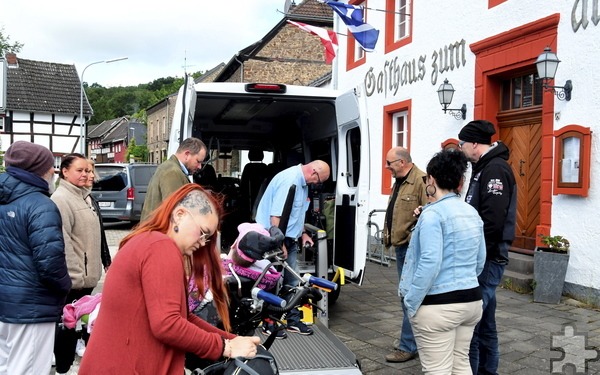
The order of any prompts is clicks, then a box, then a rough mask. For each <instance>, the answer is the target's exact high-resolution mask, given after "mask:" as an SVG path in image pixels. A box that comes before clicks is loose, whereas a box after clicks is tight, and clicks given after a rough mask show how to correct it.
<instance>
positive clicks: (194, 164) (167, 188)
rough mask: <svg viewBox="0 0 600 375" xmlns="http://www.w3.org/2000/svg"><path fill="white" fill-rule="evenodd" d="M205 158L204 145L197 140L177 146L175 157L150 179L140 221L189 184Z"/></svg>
mask: <svg viewBox="0 0 600 375" xmlns="http://www.w3.org/2000/svg"><path fill="white" fill-rule="evenodd" d="M204 158H206V145H205V144H204V142H202V141H201V140H199V139H198V138H193V137H190V138H187V139H185V140H184V141H183V142H181V144H180V145H179V148H177V151H176V152H175V155H171V157H170V158H169V159H168V160H167V161H165V162H164V163H162V164H161V165H159V166H158V168H156V172H155V173H154V175H153V176H152V178H151V179H150V183H149V184H148V191H147V192H146V198H145V199H144V207H143V208H142V217H141V220H145V219H147V218H148V216H149V215H150V213H151V212H152V211H154V209H155V208H156V207H158V206H159V205H160V204H161V203H162V201H163V200H164V199H166V198H167V197H168V196H169V195H171V194H172V193H173V192H174V191H175V190H177V189H179V188H180V187H182V186H183V185H185V184H187V183H189V182H190V181H191V180H190V176H191V175H192V174H194V172H196V171H197V170H198V169H200V168H201V167H202V162H203V161H204Z"/></svg>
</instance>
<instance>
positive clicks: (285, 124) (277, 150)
mask: <svg viewBox="0 0 600 375" xmlns="http://www.w3.org/2000/svg"><path fill="white" fill-rule="evenodd" d="M356 91H357V90H353V91H351V92H346V93H341V92H337V91H333V90H328V89H322V88H317V87H305V86H291V85H282V84H262V83H225V82H219V83H198V84H194V83H193V80H192V79H191V78H190V79H188V80H187V82H186V83H185V84H184V85H183V86H182V87H181V89H180V91H179V96H178V99H177V103H176V105H175V114H174V117H173V125H172V128H171V134H170V139H169V149H168V155H172V154H173V153H175V151H176V149H177V147H178V146H179V143H180V142H181V141H182V140H183V139H185V138H187V137H191V136H193V137H196V138H199V139H201V140H202V141H203V142H204V143H206V145H207V146H208V147H209V149H210V151H211V155H216V153H218V154H219V156H220V157H223V158H231V154H232V151H234V150H243V151H248V150H252V151H256V150H260V151H263V152H264V153H267V152H268V153H271V154H272V158H273V163H272V164H271V165H270V168H271V169H270V176H272V175H273V174H274V173H276V172H277V171H280V170H282V169H285V168H287V167H289V166H292V165H297V164H299V163H307V162H309V161H311V160H315V159H321V160H324V161H326V162H327V163H328V164H329V165H330V167H331V178H330V179H329V181H327V182H326V183H324V186H323V190H322V191H320V192H311V199H312V206H311V209H310V210H309V213H308V214H307V220H306V222H307V223H309V224H313V225H315V226H317V227H319V228H321V229H323V230H326V229H327V228H326V223H325V222H324V221H325V220H326V219H329V220H331V215H329V217H327V218H325V217H324V215H323V209H324V208H328V205H330V204H331V205H333V204H335V207H334V210H332V211H334V212H335V214H334V220H335V221H334V224H333V225H329V231H328V238H329V239H330V241H329V242H330V244H329V247H330V248H329V249H328V250H329V253H330V254H331V259H329V262H328V263H329V266H330V267H332V268H333V270H334V271H335V270H336V269H337V267H342V268H343V269H344V270H345V277H346V278H347V279H348V278H349V279H350V280H352V281H353V282H356V283H359V284H360V283H361V282H362V277H363V272H364V267H365V262H366V252H367V233H368V230H367V229H368V228H367V221H368V213H369V204H368V190H369V174H370V173H369V168H370V160H369V130H368V126H367V122H366V121H365V120H364V119H361V115H360V113H361V109H360V108H359V102H360V101H359V97H358V93H357V92H356ZM363 102H364V100H363ZM363 110H364V109H363ZM211 163H212V164H213V165H218V163H217V161H214V160H213V161H212V162H211ZM240 172H241V171H240ZM221 179H223V181H226V183H225V184H224V185H225V188H229V189H228V190H227V192H229V193H230V194H234V195H235V194H236V193H235V189H231V185H232V183H231V179H232V178H231V176H221ZM243 180H244V176H243V175H242V176H241V179H240V189H241V185H244V184H243V182H244V181H243ZM234 185H235V184H234ZM253 195H254V193H253V192H250V193H249V192H247V191H242V192H240V193H239V196H236V197H228V202H229V203H228V206H227V207H229V208H230V209H231V211H230V212H229V213H228V217H229V218H232V217H233V216H235V218H233V220H234V221H235V222H234V223H224V228H223V232H224V233H223V235H224V237H225V239H224V240H225V243H227V238H226V237H227V236H231V235H235V233H234V231H235V228H236V227H237V225H234V224H236V223H238V222H243V221H249V220H251V219H252V210H251V209H252V205H253V204H252V203H250V202H249V201H248V199H250V200H253V202H254V201H255V199H256V198H255V196H253ZM249 196H250V197H249ZM328 199H332V201H331V202H327V201H328ZM333 200H334V201H333ZM332 208H333V207H332ZM226 220H227V218H226ZM227 224H230V225H227ZM329 224H331V223H329ZM228 227H229V228H232V229H233V230H232V233H228ZM231 242H233V240H232V239H230V243H231Z"/></svg>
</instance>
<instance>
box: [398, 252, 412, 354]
mask: <svg viewBox="0 0 600 375" xmlns="http://www.w3.org/2000/svg"><path fill="white" fill-rule="evenodd" d="M406 250H408V243H406V244H404V245H400V246H396V267H397V268H398V283H400V278H401V277H402V268H403V267H404V258H406ZM400 305H401V306H402V327H401V328H400V346H399V347H398V349H400V350H402V351H403V352H408V353H416V352H417V342H416V341H415V335H414V334H413V331H412V327H411V326H410V321H409V320H408V312H407V311H406V307H405V306H404V302H403V301H400Z"/></svg>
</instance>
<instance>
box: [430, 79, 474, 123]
mask: <svg viewBox="0 0 600 375" xmlns="http://www.w3.org/2000/svg"><path fill="white" fill-rule="evenodd" d="M454 91H455V90H454V87H453V86H452V85H451V84H450V83H448V79H447V78H446V79H444V83H442V84H441V85H440V87H439V88H438V90H437V93H438V97H439V99H440V104H441V105H442V111H444V113H446V112H448V113H450V114H451V115H452V116H454V118H455V119H457V120H460V119H461V118H462V119H463V120H465V119H466V118H467V105H466V104H463V105H462V107H460V109H457V108H448V106H449V105H450V104H451V103H452V97H453V96H454Z"/></svg>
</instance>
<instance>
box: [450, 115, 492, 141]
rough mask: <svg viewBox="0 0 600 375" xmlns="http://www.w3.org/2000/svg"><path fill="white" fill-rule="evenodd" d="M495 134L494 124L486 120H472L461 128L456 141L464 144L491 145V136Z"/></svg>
mask: <svg viewBox="0 0 600 375" xmlns="http://www.w3.org/2000/svg"><path fill="white" fill-rule="evenodd" d="M494 134H496V128H494V124H492V123H491V122H489V121H486V120H474V121H471V122H469V123H468V124H467V125H465V126H463V128H462V129H461V130H460V133H458V139H460V140H461V141H465V142H473V143H481V144H485V145H490V144H492V135H494Z"/></svg>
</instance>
